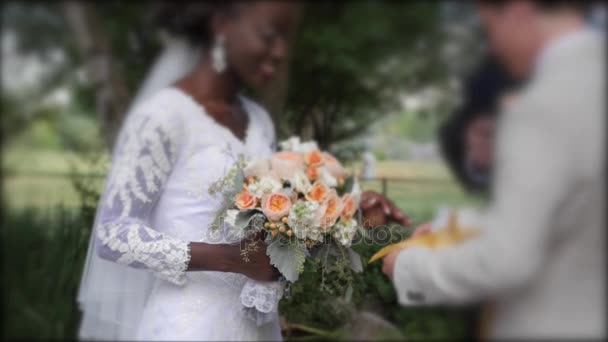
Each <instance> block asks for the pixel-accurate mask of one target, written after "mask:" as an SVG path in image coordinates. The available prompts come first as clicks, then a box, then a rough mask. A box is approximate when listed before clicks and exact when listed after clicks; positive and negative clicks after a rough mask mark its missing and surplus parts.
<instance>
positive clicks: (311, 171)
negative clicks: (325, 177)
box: [306, 166, 319, 181]
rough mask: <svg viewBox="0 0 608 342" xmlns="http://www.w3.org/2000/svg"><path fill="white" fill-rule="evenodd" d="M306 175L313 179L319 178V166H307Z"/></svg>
mask: <svg viewBox="0 0 608 342" xmlns="http://www.w3.org/2000/svg"><path fill="white" fill-rule="evenodd" d="M306 176H307V177H308V179H310V180H311V181H314V180H316V179H317V178H319V168H318V167H315V166H309V167H307V168H306Z"/></svg>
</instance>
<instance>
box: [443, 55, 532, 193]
mask: <svg viewBox="0 0 608 342" xmlns="http://www.w3.org/2000/svg"><path fill="white" fill-rule="evenodd" d="M522 84H523V82H522V81H519V80H515V79H514V78H512V77H511V76H510V74H509V73H507V71H506V70H505V69H504V67H503V66H502V65H501V64H500V63H499V62H498V61H497V60H496V59H495V57H493V56H486V58H485V59H484V60H483V61H482V63H481V64H480V66H479V67H478V68H477V69H476V70H475V71H474V72H473V73H472V74H471V75H470V76H469V77H468V78H467V79H466V80H465V86H464V94H463V96H464V101H463V104H462V105H461V106H460V107H458V108H457V109H456V110H455V111H454V113H453V114H452V115H451V116H450V117H449V118H448V119H447V120H446V121H445V122H444V123H443V124H442V125H441V127H440V128H439V132H438V133H439V148H440V151H441V154H442V156H443V158H444V159H445V161H446V163H447V165H448V167H449V169H450V170H451V171H452V173H453V174H454V175H455V176H456V178H457V179H458V180H459V181H460V183H461V184H462V185H463V186H464V188H465V189H466V190H468V191H469V192H472V193H477V194H486V195H487V194H489V184H488V183H480V182H479V181H478V180H476V179H474V178H472V177H470V175H469V174H468V173H467V171H466V170H465V168H464V159H465V141H464V136H465V131H466V128H467V126H468V125H469V123H470V122H471V121H473V120H474V119H476V118H478V117H479V116H495V115H497V114H498V113H499V109H500V99H501V97H502V96H503V95H505V94H507V93H509V92H510V91H513V90H516V89H518V88H519V87H521V85H522Z"/></svg>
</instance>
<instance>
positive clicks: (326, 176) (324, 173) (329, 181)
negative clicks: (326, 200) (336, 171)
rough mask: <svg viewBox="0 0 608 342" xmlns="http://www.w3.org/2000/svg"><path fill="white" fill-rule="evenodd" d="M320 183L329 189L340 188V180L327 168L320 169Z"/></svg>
mask: <svg viewBox="0 0 608 342" xmlns="http://www.w3.org/2000/svg"><path fill="white" fill-rule="evenodd" d="M319 181H321V182H322V183H323V184H325V185H327V186H329V187H333V188H335V187H336V186H338V180H337V179H336V178H335V177H334V176H332V175H331V173H330V172H329V170H327V168H325V167H320V168H319Z"/></svg>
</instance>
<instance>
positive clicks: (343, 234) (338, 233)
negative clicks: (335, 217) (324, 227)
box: [332, 219, 357, 247]
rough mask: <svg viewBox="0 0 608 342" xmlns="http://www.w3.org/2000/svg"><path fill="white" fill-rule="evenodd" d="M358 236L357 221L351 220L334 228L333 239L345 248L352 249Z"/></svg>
mask: <svg viewBox="0 0 608 342" xmlns="http://www.w3.org/2000/svg"><path fill="white" fill-rule="evenodd" d="M356 234H357V221H355V220H354V219H350V220H348V221H346V222H338V223H337V224H336V225H335V226H334V231H333V234H332V235H333V237H334V238H335V239H336V240H337V241H338V242H339V243H340V244H341V245H342V246H344V247H350V245H351V244H352V242H353V238H354V237H355V235H356Z"/></svg>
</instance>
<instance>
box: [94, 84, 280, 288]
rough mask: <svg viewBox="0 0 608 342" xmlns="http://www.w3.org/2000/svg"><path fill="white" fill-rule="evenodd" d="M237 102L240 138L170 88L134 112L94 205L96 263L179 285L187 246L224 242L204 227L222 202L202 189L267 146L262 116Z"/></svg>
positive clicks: (270, 137) (266, 121) (268, 130)
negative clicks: (242, 123) (241, 113)
mask: <svg viewBox="0 0 608 342" xmlns="http://www.w3.org/2000/svg"><path fill="white" fill-rule="evenodd" d="M241 99H242V102H243V105H244V107H245V110H246V112H247V114H248V115H249V127H248V129H247V134H246V138H245V141H240V140H239V139H237V138H236V137H235V136H234V135H233V134H232V132H230V130H229V129H227V128H225V127H224V126H221V125H220V124H218V123H217V122H216V121H215V120H214V119H213V118H212V117H210V116H208V115H207V114H206V113H205V111H204V109H203V108H202V107H201V106H199V105H198V104H197V103H196V102H195V101H194V100H193V99H191V98H190V97H189V96H188V95H186V94H185V93H183V92H182V91H181V90H179V89H177V88H167V89H165V90H163V91H161V92H159V93H158V94H157V95H156V96H153V97H152V98H151V99H150V100H148V101H147V102H144V103H143V104H141V105H140V106H139V107H138V108H136V110H135V112H134V113H133V114H132V115H131V116H130V117H129V118H128V119H127V122H125V124H124V127H123V129H122V131H121V133H120V135H119V137H118V141H117V145H116V149H115V151H114V155H113V160H112V169H111V172H110V175H109V177H108V180H107V184H106V189H105V192H104V195H103V197H102V200H101V202H100V208H99V214H98V219H97V226H96V227H95V233H96V238H97V252H98V254H99V255H100V256H101V257H102V258H104V259H107V260H111V261H114V262H117V263H121V264H125V265H128V266H130V267H135V268H140V269H147V270H149V271H150V272H152V273H153V274H155V275H156V276H158V277H160V278H162V279H165V280H167V281H170V282H172V283H174V284H177V285H183V284H184V283H185V282H186V281H187V279H188V277H187V276H186V272H185V271H186V267H187V265H188V262H189V258H190V253H189V249H188V245H189V243H190V242H191V241H205V242H209V243H222V242H226V240H225V238H224V237H223V236H221V235H219V236H218V235H217V234H215V235H214V234H211V231H210V230H209V229H208V226H209V224H210V223H211V222H212V221H213V219H214V218H215V215H216V213H217V211H218V209H219V205H220V203H221V198H218V197H217V196H216V197H213V196H210V195H209V194H208V192H207V189H208V187H209V185H210V183H212V182H213V181H214V180H217V179H219V178H220V177H221V176H222V175H223V174H224V173H225V171H226V170H228V169H229V168H230V167H231V165H232V163H234V161H236V156H237V154H239V153H242V154H244V155H245V156H246V157H248V158H252V157H256V156H263V155H267V154H269V153H271V152H272V148H273V147H272V146H273V144H274V127H273V125H272V122H271V120H270V118H269V116H268V114H267V113H266V112H265V111H264V110H263V109H262V108H261V107H259V106H258V105H256V104H255V103H253V102H252V101H250V100H248V99H246V98H244V97H241ZM218 196H221V195H218Z"/></svg>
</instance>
